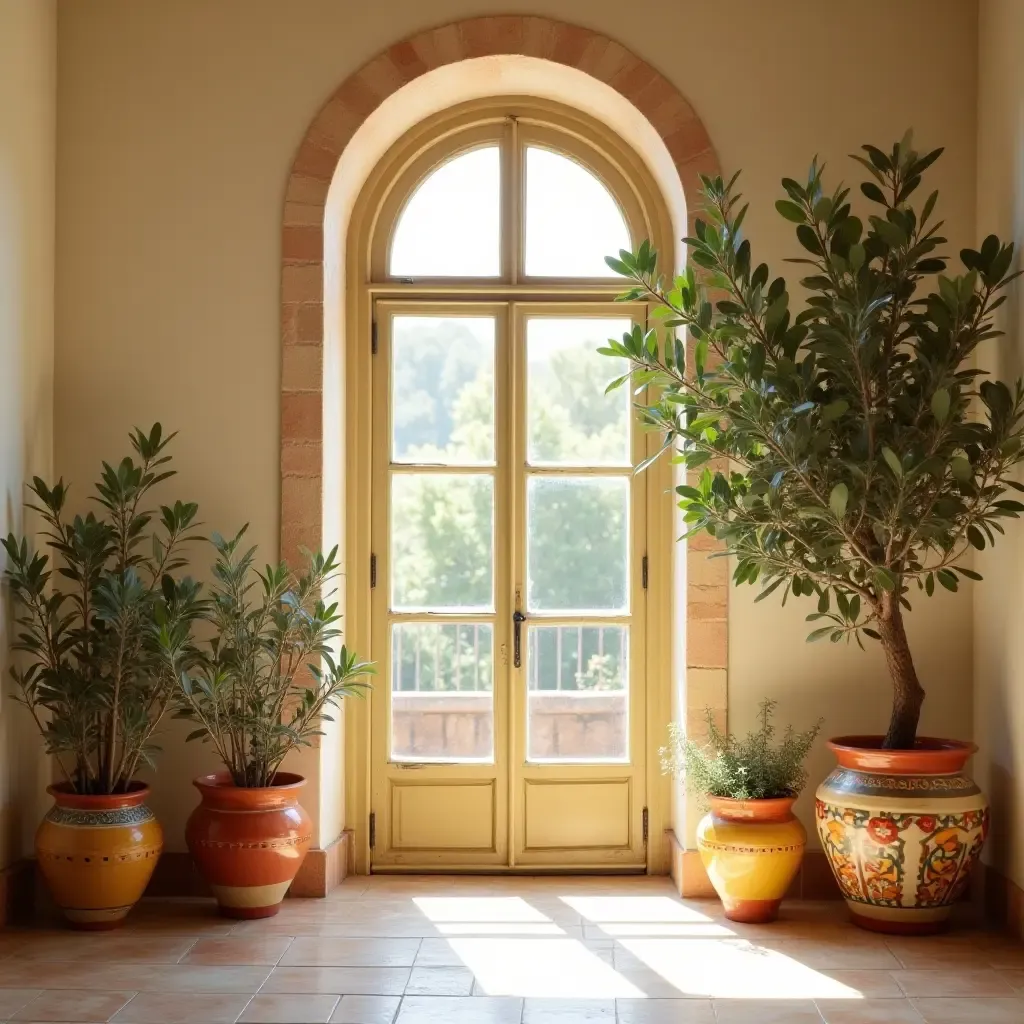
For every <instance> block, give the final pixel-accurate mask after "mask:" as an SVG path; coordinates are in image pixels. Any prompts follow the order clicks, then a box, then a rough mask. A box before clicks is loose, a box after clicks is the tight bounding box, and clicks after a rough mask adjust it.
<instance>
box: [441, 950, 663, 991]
mask: <svg viewBox="0 0 1024 1024" xmlns="http://www.w3.org/2000/svg"><path fill="white" fill-rule="evenodd" d="M449 942H450V944H451V946H452V948H453V949H454V950H455V952H456V953H457V954H458V955H459V957H460V958H461V959H462V962H463V963H464V964H465V965H466V966H467V967H468V968H469V969H470V970H471V971H472V972H473V973H474V974H475V975H476V980H477V984H478V985H479V987H480V990H481V991H482V992H483V993H484V994H486V995H489V996H527V997H533V998H551V999H640V998H643V996H644V993H643V992H642V991H641V990H640V989H638V988H637V987H636V986H635V985H633V984H631V983H630V982H629V981H627V980H626V979H625V978H623V977H622V975H620V974H619V973H618V972H617V971H616V970H615V969H614V968H613V967H612V966H611V965H610V964H608V963H606V962H605V961H604V960H602V959H601V958H600V957H599V956H597V955H596V954H595V953H594V952H593V951H592V950H589V949H587V947H586V946H584V945H583V943H582V942H578V941H577V940H575V939H538V940H533V941H531V940H529V939H479V938H474V939H450V940H449Z"/></svg>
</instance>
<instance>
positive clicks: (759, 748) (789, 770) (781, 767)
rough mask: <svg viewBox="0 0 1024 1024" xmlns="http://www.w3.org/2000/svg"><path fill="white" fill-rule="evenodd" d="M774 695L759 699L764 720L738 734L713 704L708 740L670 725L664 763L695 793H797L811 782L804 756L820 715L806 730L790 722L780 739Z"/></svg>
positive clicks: (748, 796)
mask: <svg viewBox="0 0 1024 1024" xmlns="http://www.w3.org/2000/svg"><path fill="white" fill-rule="evenodd" d="M775 704H776V702H775V701H773V700H763V701H762V702H761V711H760V719H761V725H760V727H759V728H758V729H757V731H756V732H750V733H747V735H746V736H745V737H744V738H743V739H738V738H737V737H735V736H733V735H732V734H731V733H728V734H727V733H723V732H722V731H721V730H720V729H719V728H718V726H717V725H715V720H714V717H713V715H712V712H711V710H710V709H708V710H707V711H706V714H707V722H708V734H709V739H708V742H707V743H706V744H701V743H698V742H697V741H696V740H693V739H690V738H688V737H687V736H686V734H685V733H684V732H683V730H682V729H681V728H680V727H679V726H678V725H676V724H674V723H673V724H672V725H670V726H669V745H668V746H667V747H663V748H662V750H661V767H662V769H663V770H664V771H665V772H671V773H672V774H673V775H676V776H680V777H682V778H683V779H684V780H685V782H686V784H687V786H688V787H689V788H690V789H691V790H693V792H695V793H703V794H706V795H708V796H722V797H730V798H731V799H733V800H774V799H778V798H779V797H790V796H796V795H797V794H798V793H799V792H800V790H801V789H803V787H804V784H805V783H806V782H807V770H806V769H805V768H804V760H805V759H806V757H807V754H808V752H809V751H810V749H811V745H812V744H813V743H814V740H815V738H816V737H817V735H818V733H819V732H820V731H821V726H822V722H821V720H819V721H818V722H817V723H816V724H815V725H813V726H812V727H811V728H810V729H807V730H806V731H804V732H795V731H794V729H793V727H792V726H788V727H787V728H786V731H785V732H784V733H783V734H782V739H781V740H779V741H778V742H776V740H775V726H774V725H772V715H773V714H774V713H775Z"/></svg>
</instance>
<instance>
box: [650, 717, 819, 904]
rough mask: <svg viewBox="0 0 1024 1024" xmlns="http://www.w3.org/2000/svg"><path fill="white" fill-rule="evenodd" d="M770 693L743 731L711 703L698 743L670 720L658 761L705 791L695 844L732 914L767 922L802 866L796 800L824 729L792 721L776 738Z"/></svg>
mask: <svg viewBox="0 0 1024 1024" xmlns="http://www.w3.org/2000/svg"><path fill="white" fill-rule="evenodd" d="M775 703H776V702H775V701H773V700H764V701H762V702H761V708H760V715H759V717H760V726H759V727H758V729H757V731H756V732H750V733H748V734H747V735H746V736H745V737H744V738H743V739H739V738H737V737H735V736H733V735H732V734H731V733H723V732H722V731H721V730H720V729H719V728H718V726H717V725H716V724H715V719H714V715H713V713H712V712H711V710H710V709H708V710H707V711H706V712H705V714H706V717H707V727H708V742H707V743H698V742H697V741H696V740H695V739H693V738H692V737H688V736H687V735H686V733H685V731H684V730H683V729H681V728H680V727H679V726H677V725H675V724H672V725H671V726H669V745H668V746H667V747H664V748H663V749H662V751H661V766H662V769H663V770H664V771H666V772H671V773H672V774H673V775H675V776H677V777H678V778H682V779H683V781H684V782H685V783H686V785H687V786H688V787H689V788H690V790H691V791H693V792H694V793H697V794H699V795H700V796H701V797H702V798H703V799H706V801H707V803H708V805H709V811H708V813H707V814H706V815H705V816H704V818H703V819H702V820H701V822H700V824H699V825H698V826H697V849H698V850H699V851H700V859H701V861H702V862H703V864H704V867H705V869H706V870H707V873H708V878H710V879H711V884H712V885H713V886H714V887H715V892H717V893H718V896H719V899H721V901H722V905H723V906H724V907H725V916H726V917H727V918H729V920H730V921H743V922H746V923H748V924H766V923H768V922H769V921H774V920H775V918H776V917H777V916H778V913H779V904H780V903H781V902H782V897H783V896H784V895H785V893H786V890H787V889H788V888H789V886H790V883H791V882H792V881H793V879H794V878H795V877H796V873H797V871H799V870H800V862H801V861H802V860H803V856H804V847H805V846H806V845H807V833H806V832H805V831H804V827H803V825H801V824H800V822H799V821H798V820H797V819H796V817H794V815H793V802H794V801H795V800H796V798H797V796H799V794H800V791H801V790H802V789H803V788H804V783H805V782H806V781H807V771H806V769H805V768H804V760H805V758H806V757H807V753H808V751H809V750H810V749H811V744H813V743H814V740H815V737H816V736H817V735H818V733H819V731H820V730H821V722H818V723H817V724H816V725H814V726H812V727H811V728H810V729H807V730H806V731H805V732H800V733H798V732H795V731H794V730H793V727H792V726H789V727H788V728H787V729H786V731H785V733H784V734H783V736H782V739H781V740H779V741H778V742H776V739H775V727H774V726H773V725H772V715H773V714H774V712H775Z"/></svg>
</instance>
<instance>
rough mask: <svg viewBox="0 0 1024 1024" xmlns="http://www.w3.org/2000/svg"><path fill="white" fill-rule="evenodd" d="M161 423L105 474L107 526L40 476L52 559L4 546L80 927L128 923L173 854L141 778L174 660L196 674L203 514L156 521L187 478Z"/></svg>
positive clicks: (39, 851)
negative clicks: (165, 485)
mask: <svg viewBox="0 0 1024 1024" xmlns="http://www.w3.org/2000/svg"><path fill="white" fill-rule="evenodd" d="M173 436H174V435H173V434H171V435H169V436H164V434H163V431H162V430H161V427H160V424H159V423H157V424H155V425H154V426H153V428H152V429H151V430H150V431H149V432H148V433H146V432H143V431H141V430H135V431H134V432H133V433H132V434H131V444H132V448H133V450H134V453H135V454H134V456H129V457H127V458H125V459H123V460H122V461H121V462H119V463H118V464H117V465H115V466H112V465H108V464H107V463H104V464H103V473H102V476H101V478H100V480H99V482H98V483H97V485H96V493H95V495H94V496H93V500H94V501H95V502H96V503H97V505H98V507H99V514H98V515H97V514H96V513H95V512H89V513H88V514H87V515H75V516H73V517H70V516H69V515H68V513H67V506H68V494H69V487H68V486H66V485H65V484H64V481H63V480H59V481H58V482H57V483H56V484H54V485H53V486H52V487H50V486H48V485H47V484H46V483H45V482H44V481H43V480H41V479H40V478H39V477H36V478H35V479H34V480H33V482H32V484H31V485H30V490H31V492H32V494H33V499H32V500H31V501H30V502H29V508H30V509H32V510H33V511H34V512H36V513H37V514H38V515H39V516H40V517H41V520H42V522H43V524H44V531H43V536H44V537H45V540H46V546H47V547H48V548H49V549H50V551H51V553H52V554H50V555H44V554H40V553H37V552H35V551H33V550H32V548H31V547H30V546H29V544H28V541H27V540H25V539H22V540H20V541H19V540H18V538H17V537H15V536H14V535H13V534H10V535H8V536H7V537H6V538H4V539H3V546H4V550H5V551H6V554H7V564H6V567H5V569H4V576H5V577H6V581H7V584H8V586H9V587H10V590H11V593H12V595H13V597H14V603H15V607H16V609H17V611H16V618H15V621H16V623H17V627H18V631H17V636H16V639H15V642H14V645H13V646H14V649H15V650H16V651H18V652H20V658H19V659H18V661H17V662H16V664H15V666H14V667H13V668H12V669H11V673H12V676H13V678H14V683H15V687H16V691H15V693H14V694H13V696H14V699H15V700H16V701H18V702H19V703H20V704H22V705H24V706H25V707H26V708H27V709H28V711H29V713H30V714H31V716H32V719H33V721H34V722H35V724H36V726H37V728H38V729H39V732H40V734H41V735H42V737H43V741H44V743H45V745H46V751H47V753H48V754H50V755H52V756H53V759H54V762H55V764H56V767H57V770H58V771H59V772H60V775H61V780H60V781H59V782H56V783H54V785H52V786H50V787H49V790H48V792H49V793H50V794H51V795H52V796H53V799H54V806H53V808H52V809H51V810H50V811H49V813H48V814H47V815H46V817H45V818H44V819H43V822H42V823H41V824H40V826H39V830H38V832H37V834H36V855H37V858H38V863H39V867H40V870H41V872H42V874H43V877H44V878H45V879H46V881H47V884H48V885H49V887H50V890H51V891H52V893H53V895H54V898H55V900H56V901H57V904H58V905H59V906H60V907H61V909H62V910H63V912H64V914H65V916H66V917H67V918H68V920H69V921H70V922H71V923H72V924H73V925H75V926H76V927H80V928H112V927H115V926H116V925H118V924H120V923H121V921H122V920H123V919H124V917H125V916H126V915H127V913H128V911H129V910H130V909H131V908H132V906H133V905H134V904H135V902H136V901H137V900H138V899H139V897H140V896H141V895H142V893H143V890H144V889H145V888H146V885H147V883H148V882H149V879H150V876H151V875H152V874H153V869H154V868H155V867H156V862H157V859H158V858H159V856H160V852H161V850H162V848H163V833H162V831H161V829H160V824H159V823H158V822H157V820H156V818H155V817H154V816H153V813H152V811H150V810H149V808H148V807H147V806H146V798H147V796H148V795H149V788H148V787H147V786H146V785H144V784H143V783H142V782H139V781H138V780H137V779H136V772H137V770H138V769H139V767H140V765H142V764H143V763H151V761H152V756H153V754H154V752H155V750H156V748H155V746H154V745H153V734H154V732H155V730H156V729H157V727H158V726H159V724H160V722H161V721H162V719H163V717H164V714H165V713H166V711H167V709H168V706H169V704H170V702H171V699H172V697H173V696H174V693H175V691H176V689H177V680H176V677H175V673H174V672H173V671H172V668H171V663H170V662H169V661H168V659H167V657H166V654H167V652H173V656H174V659H175V662H176V664H178V665H181V666H185V667H190V666H191V664H192V663H193V661H194V659H195V657H196V654H197V652H196V649H195V646H194V645H193V642H192V636H191V630H192V624H193V623H194V621H195V620H196V619H197V618H198V617H199V616H200V615H201V614H202V612H203V605H202V602H201V600H200V598H199V585H198V584H197V583H195V582H194V581H192V580H191V579H189V578H187V577H183V578H176V575H175V574H177V573H178V572H179V571H180V570H181V569H183V568H184V566H185V561H184V559H183V558H182V557H181V549H182V545H183V544H184V543H185V542H186V541H188V540H189V539H190V536H191V531H192V528H193V527H194V525H195V517H196V513H197V511H198V508H197V506H196V505H195V504H192V503H182V502H180V501H178V502H175V503H174V504H173V505H163V506H159V507H156V508H154V507H153V506H152V505H151V504H150V502H151V501H152V494H151V491H152V490H153V489H154V488H155V487H157V485H158V484H160V483H161V482H162V481H164V480H166V479H168V478H169V477H171V476H173V475H174V473H173V471H172V470H171V469H170V468H169V465H168V464H169V462H170V456H169V455H167V454H166V448H167V445H168V444H169V443H170V441H171V439H172V438H173Z"/></svg>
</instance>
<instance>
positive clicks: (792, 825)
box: [697, 796, 807, 924]
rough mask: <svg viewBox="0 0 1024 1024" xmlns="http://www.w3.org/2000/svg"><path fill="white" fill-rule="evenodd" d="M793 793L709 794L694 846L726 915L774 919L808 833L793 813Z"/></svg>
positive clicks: (761, 920) (737, 918)
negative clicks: (766, 796) (765, 796)
mask: <svg viewBox="0 0 1024 1024" xmlns="http://www.w3.org/2000/svg"><path fill="white" fill-rule="evenodd" d="M794 799H795V798H794V797H782V798H780V799H777V800H730V799H728V798H726V797H717V796H712V797H708V802H709V803H710V805H711V810H710V812H709V813H708V814H707V815H706V816H705V817H704V819H703V820H702V821H701V823H700V824H699V825H698V826H697V849H698V850H699V851H700V859H701V860H702V861H703V863H704V867H705V869H706V870H707V873H708V877H709V878H710V879H711V884H712V885H713V886H714V887H715V892H717V893H718V896H719V898H720V899H721V901H722V905H723V906H724V907H725V916H726V917H727V918H729V920H730V921H743V922H746V923H750V924H764V923H767V922H768V921H774V920H775V918H776V917H777V916H778V913H779V904H780V903H781V902H782V897H783V896H784V895H785V894H786V890H787V889H788V888H789V886H790V883H791V882H792V881H793V879H794V878H795V877H796V873H797V871H798V870H799V869H800V862H801V860H802V859H803V856H804V847H805V846H806V845H807V833H806V832H805V831H804V827H803V825H801V824H800V822H799V821H797V819H796V818H795V817H794V816H793V801H794Z"/></svg>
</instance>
